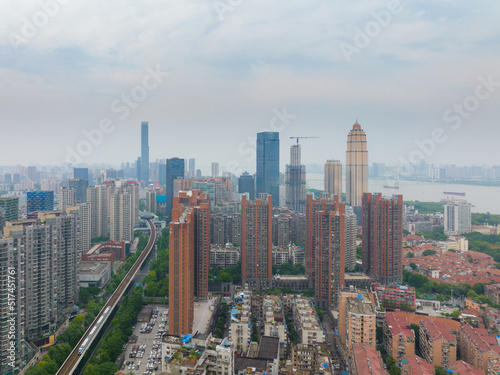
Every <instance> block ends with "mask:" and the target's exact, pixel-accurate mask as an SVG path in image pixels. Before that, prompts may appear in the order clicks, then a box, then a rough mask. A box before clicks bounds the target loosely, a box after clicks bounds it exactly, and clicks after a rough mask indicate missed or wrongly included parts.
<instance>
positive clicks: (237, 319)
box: [229, 291, 252, 353]
mask: <svg viewBox="0 0 500 375" xmlns="http://www.w3.org/2000/svg"><path fill="white" fill-rule="evenodd" d="M235 302H236V303H237V305H238V307H237V308H235V309H232V310H231V323H230V324H229V340H230V341H232V342H233V344H234V350H235V351H236V352H238V353H246V352H247V351H248V346H249V342H250V337H251V335H252V322H251V303H250V302H251V294H250V292H249V291H243V292H240V293H237V294H236V296H235Z"/></svg>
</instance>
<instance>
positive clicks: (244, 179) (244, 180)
mask: <svg viewBox="0 0 500 375" xmlns="http://www.w3.org/2000/svg"><path fill="white" fill-rule="evenodd" d="M238 193H240V194H243V193H248V196H249V198H250V200H251V201H253V200H254V199H255V179H254V177H253V176H252V175H250V173H248V172H246V171H245V172H243V174H242V175H241V176H240V178H239V179H238Z"/></svg>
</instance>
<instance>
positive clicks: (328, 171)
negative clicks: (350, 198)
mask: <svg viewBox="0 0 500 375" xmlns="http://www.w3.org/2000/svg"><path fill="white" fill-rule="evenodd" d="M325 193H328V194H330V195H338V196H339V199H342V164H341V163H340V160H327V161H326V163H325Z"/></svg>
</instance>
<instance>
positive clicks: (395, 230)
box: [363, 193, 403, 285]
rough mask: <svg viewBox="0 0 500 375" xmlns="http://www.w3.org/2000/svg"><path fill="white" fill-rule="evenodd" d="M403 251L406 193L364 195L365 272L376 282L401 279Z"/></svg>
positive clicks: (391, 281) (390, 281) (391, 282)
mask: <svg viewBox="0 0 500 375" xmlns="http://www.w3.org/2000/svg"><path fill="white" fill-rule="evenodd" d="M402 250H403V196H402V195H393V196H392V197H391V198H383V197H382V194H380V193H379V194H371V193H365V194H364V195H363V272H364V273H365V274H367V275H368V276H371V277H372V278H373V279H374V280H375V281H377V282H380V283H382V284H386V285H391V284H398V283H400V282H401V280H402V277H403V266H402V256H403V255H402Z"/></svg>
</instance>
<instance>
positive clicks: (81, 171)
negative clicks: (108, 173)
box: [73, 168, 89, 181]
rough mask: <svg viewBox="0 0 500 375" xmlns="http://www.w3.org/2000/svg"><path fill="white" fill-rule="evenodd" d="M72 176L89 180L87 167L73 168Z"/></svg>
mask: <svg viewBox="0 0 500 375" xmlns="http://www.w3.org/2000/svg"><path fill="white" fill-rule="evenodd" d="M73 178H76V179H79V180H87V181H88V180H89V169H88V168H74V169H73Z"/></svg>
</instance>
